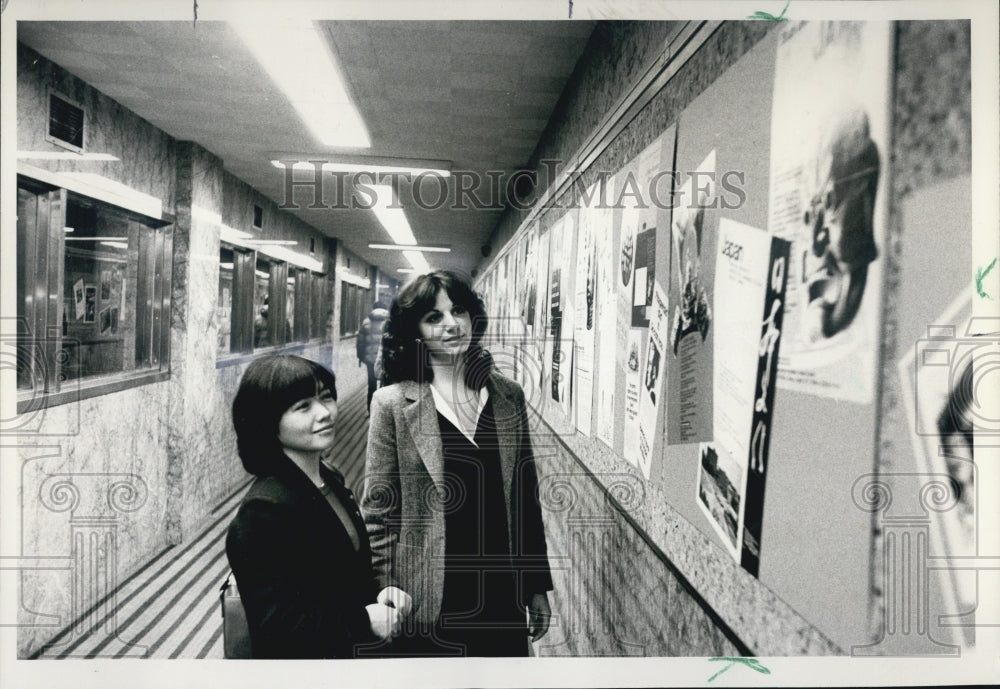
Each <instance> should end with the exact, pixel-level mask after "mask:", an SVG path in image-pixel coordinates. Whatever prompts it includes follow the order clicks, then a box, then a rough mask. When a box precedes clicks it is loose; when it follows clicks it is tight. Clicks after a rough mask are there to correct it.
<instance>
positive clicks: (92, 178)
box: [17, 154, 163, 220]
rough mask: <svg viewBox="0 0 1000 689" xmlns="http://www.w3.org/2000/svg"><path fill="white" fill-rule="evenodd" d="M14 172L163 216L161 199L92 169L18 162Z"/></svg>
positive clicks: (136, 210)
mask: <svg viewBox="0 0 1000 689" xmlns="http://www.w3.org/2000/svg"><path fill="white" fill-rule="evenodd" d="M74 155H76V154H74ZM17 172H18V174H21V175H25V176H27V177H31V178H32V179H37V180H38V181H40V182H45V183H46V184H51V185H52V186H54V187H64V188H65V189H67V190H69V191H75V192H77V193H78V194H83V195H84V196H89V197H91V198H95V199H97V200H99V201H107V202H108V203H110V204H112V205H114V206H120V207H122V208H125V209H128V210H130V211H135V212H136V213H139V214H140V215H145V216H148V217H150V218H156V219H157V220H160V219H162V218H163V204H162V203H161V202H160V199H158V198H156V197H155V196H150V195H149V194H144V193H142V192H140V191H136V190H135V189H132V188H131V187H129V186H127V185H125V184H122V183H121V182H116V181H115V180H112V179H108V178H107V177H102V176H101V175H97V174H94V173H93V172H74V171H65V172H57V171H53V170H46V169H45V168H40V167H37V166H35V165H32V164H31V163H26V162H23V161H18V163H17Z"/></svg>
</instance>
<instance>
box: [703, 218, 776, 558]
mask: <svg viewBox="0 0 1000 689" xmlns="http://www.w3.org/2000/svg"><path fill="white" fill-rule="evenodd" d="M788 252H789V243H788V242H787V241H785V240H783V239H780V238H777V237H772V236H771V235H769V234H768V233H767V232H765V231H764V230H761V229H757V228H755V227H749V226H747V225H744V224H742V223H738V222H736V221H734V220H729V219H728V218H721V219H720V220H719V242H718V254H717V256H716V263H715V296H716V302H715V303H716V311H715V325H714V327H715V328H716V330H717V335H718V336H717V337H716V338H715V342H714V349H715V368H714V371H713V385H714V388H715V392H714V395H713V407H714V409H713V415H714V423H713V425H714V428H715V449H716V452H719V453H722V452H725V454H726V456H727V457H728V458H729V459H730V460H731V461H732V462H733V463H735V464H737V465H738V466H739V469H740V474H741V475H742V477H743V481H744V483H743V485H742V486H739V494H740V496H741V500H740V507H741V509H740V510H739V511H738V513H737V516H738V519H737V524H738V528H739V531H740V535H741V538H740V539H739V543H740V554H739V557H737V561H738V562H741V563H742V564H743V566H744V567H745V568H746V569H747V571H749V572H750V573H751V574H753V575H754V576H756V575H757V573H758V571H759V564H760V536H761V534H760V531H761V520H762V517H763V513H764V485H765V478H766V475H767V463H768V449H769V447H770V441H771V416H772V411H773V407H774V388H775V373H776V370H777V365H778V356H779V351H780V350H779V345H780V344H781V335H782V331H783V316H784V297H785V285H786V279H787V273H788V271H787V267H788Z"/></svg>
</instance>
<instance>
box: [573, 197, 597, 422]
mask: <svg viewBox="0 0 1000 689" xmlns="http://www.w3.org/2000/svg"><path fill="white" fill-rule="evenodd" d="M599 191H600V183H598V182H595V183H594V184H592V185H591V186H590V189H588V191H587V199H588V203H586V204H585V205H583V206H582V207H581V208H580V213H579V225H580V230H579V232H578V233H577V253H576V280H575V285H576V288H575V292H576V299H575V306H576V314H575V327H574V333H573V398H574V399H575V402H576V403H575V407H576V428H577V430H578V431H580V432H581V433H583V434H584V435H586V436H589V435H590V426H591V421H592V412H593V409H592V408H593V397H594V343H595V339H596V338H595V335H596V333H595V329H596V327H597V317H596V310H597V245H596V243H597V231H598V229H599V228H598V223H599V222H600V220H601V218H602V216H603V209H601V208H600V207H599V204H600V198H599V196H598V192H599Z"/></svg>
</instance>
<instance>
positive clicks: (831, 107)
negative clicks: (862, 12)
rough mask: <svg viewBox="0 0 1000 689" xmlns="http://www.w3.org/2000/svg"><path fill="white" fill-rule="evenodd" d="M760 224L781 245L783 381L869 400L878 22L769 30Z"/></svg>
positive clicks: (879, 141)
mask: <svg viewBox="0 0 1000 689" xmlns="http://www.w3.org/2000/svg"><path fill="white" fill-rule="evenodd" d="M779 30H780V32H781V33H780V35H779V39H778V48H777V57H776V64H775V78H774V104H773V113H772V118H771V171H770V182H771V189H770V194H769V200H770V217H769V220H768V229H769V231H770V232H771V234H774V235H775V236H778V237H782V238H785V239H787V240H789V241H790V242H792V253H791V261H790V263H789V273H788V304H787V314H788V322H787V323H786V326H787V333H786V340H785V343H784V346H783V347H782V356H781V362H780V363H779V367H778V383H779V385H781V386H782V387H784V388H788V389H792V390H798V391H801V392H807V393H812V394H816V395H821V396H824V397H831V398H834V399H839V400H847V401H851V402H860V403H865V404H870V403H871V402H872V401H873V399H874V390H875V376H876V371H875V366H876V361H877V358H878V347H879V336H878V333H879V310H880V308H881V302H882V299H881V287H882V271H883V260H882V256H884V255H885V251H886V245H885V231H886V229H885V228H886V223H887V218H888V204H887V199H888V197H889V194H888V190H887V188H886V170H887V168H888V165H887V163H888V156H889V148H888V141H889V116H890V112H889V109H890V98H889V96H890V89H891V84H890V69H891V64H892V61H891V55H892V45H891V44H892V39H891V37H892V31H893V29H892V24H891V23H890V22H847V21H844V22H794V23H793V22H789V23H788V24H786V25H782V27H781V28H780V29H779Z"/></svg>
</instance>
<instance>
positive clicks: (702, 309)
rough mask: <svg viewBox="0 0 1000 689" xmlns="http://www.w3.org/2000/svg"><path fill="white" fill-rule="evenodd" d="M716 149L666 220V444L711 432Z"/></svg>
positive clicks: (706, 436)
mask: <svg viewBox="0 0 1000 689" xmlns="http://www.w3.org/2000/svg"><path fill="white" fill-rule="evenodd" d="M715 172H716V170H715V151H714V150H713V151H710V152H709V153H708V155H707V156H706V157H705V158H704V160H702V162H701V163H700V164H699V165H698V168H697V170H695V171H694V172H693V173H692V174H689V175H687V177H686V178H685V179H684V181H683V183H682V184H681V186H680V188H679V190H678V193H677V206H676V207H675V208H674V213H673V217H672V219H671V223H670V241H671V252H670V256H671V259H670V281H669V292H668V300H669V304H670V309H671V315H670V329H669V331H670V332H669V358H670V361H669V366H668V368H669V369H670V372H669V373H668V376H669V380H668V388H667V390H668V406H667V409H668V417H667V443H668V444H669V445H680V444H684V443H692V442H696V441H706V440H709V439H711V438H712V437H713V432H712V370H713V368H712V364H713V350H712V339H713V337H712V331H713V328H714V323H713V321H714V314H713V312H712V308H713V306H712V304H713V301H714V299H713V294H712V289H713V286H712V277H713V273H714V270H715V255H714V251H715V248H716V246H717V242H716V237H715V232H713V231H712V229H711V228H712V227H713V226H712V223H710V222H708V217H709V214H711V213H715V212H716V211H714V210H712V209H713V208H714V206H715V205H716V200H717V197H716V184H715Z"/></svg>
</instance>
